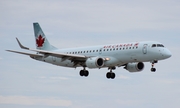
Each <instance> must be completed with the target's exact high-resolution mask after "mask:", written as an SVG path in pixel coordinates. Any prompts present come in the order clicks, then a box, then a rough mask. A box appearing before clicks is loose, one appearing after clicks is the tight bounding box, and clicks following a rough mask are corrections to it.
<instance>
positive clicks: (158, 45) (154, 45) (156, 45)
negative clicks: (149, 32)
mask: <svg viewBox="0 0 180 108" xmlns="http://www.w3.org/2000/svg"><path fill="white" fill-rule="evenodd" d="M152 47H164V45H162V44H153V45H152Z"/></svg>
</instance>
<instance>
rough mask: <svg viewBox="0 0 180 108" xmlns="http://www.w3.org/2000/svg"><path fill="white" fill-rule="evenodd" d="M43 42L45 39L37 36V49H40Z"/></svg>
mask: <svg viewBox="0 0 180 108" xmlns="http://www.w3.org/2000/svg"><path fill="white" fill-rule="evenodd" d="M44 41H45V38H43V37H42V36H41V35H39V36H38V38H37V39H36V45H37V47H42V46H43V43H44Z"/></svg>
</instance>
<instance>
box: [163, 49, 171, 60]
mask: <svg viewBox="0 0 180 108" xmlns="http://www.w3.org/2000/svg"><path fill="white" fill-rule="evenodd" d="M164 56H165V57H166V58H169V57H171V56H172V53H171V52H170V51H169V50H168V49H166V50H165V52H164Z"/></svg>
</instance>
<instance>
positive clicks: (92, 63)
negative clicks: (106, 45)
mask: <svg viewBox="0 0 180 108" xmlns="http://www.w3.org/2000/svg"><path fill="white" fill-rule="evenodd" d="M86 66H87V67H88V68H101V67H103V66H104V59H103V58H99V57H91V58H88V59H87V60H86Z"/></svg>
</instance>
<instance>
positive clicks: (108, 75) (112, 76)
mask: <svg viewBox="0 0 180 108" xmlns="http://www.w3.org/2000/svg"><path fill="white" fill-rule="evenodd" d="M108 69H110V72H108V73H107V74H106V77H107V78H108V79H110V78H111V79H114V78H115V77H116V74H115V73H114V72H112V70H115V69H116V67H110V68H108Z"/></svg>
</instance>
